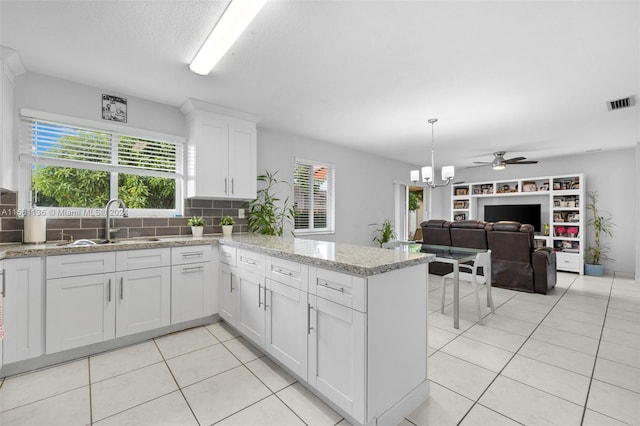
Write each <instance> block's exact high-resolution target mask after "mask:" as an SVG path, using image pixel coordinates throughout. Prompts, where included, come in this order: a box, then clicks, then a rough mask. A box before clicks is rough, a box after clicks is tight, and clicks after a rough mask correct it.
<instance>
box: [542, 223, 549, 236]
mask: <svg viewBox="0 0 640 426" xmlns="http://www.w3.org/2000/svg"><path fill="white" fill-rule="evenodd" d="M543 229H544V235H549V224H548V223H545V224H544V225H543Z"/></svg>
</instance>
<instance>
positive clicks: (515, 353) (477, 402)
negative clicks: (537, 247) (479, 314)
mask: <svg viewBox="0 0 640 426" xmlns="http://www.w3.org/2000/svg"><path fill="white" fill-rule="evenodd" d="M577 278H578V277H576V278H574V280H573V281H572V282H571V284H570V285H569V286H568V287H567V288H566V289H565V290H564V292H563V293H562V296H560V297H559V298H558V300H556V302H555V303H554V304H553V305H552V306H551V308H550V309H549V311H548V312H547V313H546V314H545V316H544V317H542V319H541V320H540V322H539V323H538V324H537V325H536V327H535V328H534V329H533V330H532V331H531V333H530V334H529V336H528V337H527V338H526V339H525V341H524V342H522V344H521V345H520V346H519V347H518V349H517V350H516V351H515V352H514V353H513V356H511V358H509V360H508V361H507V362H506V363H505V365H504V366H503V367H502V369H500V371H499V372H498V374H496V376H495V377H494V378H493V379H492V380H491V382H490V383H489V384H488V385H487V387H486V388H485V389H484V390H483V391H482V393H481V394H480V396H479V397H478V398H477V399H476V400H475V401H474V402H473V404H472V405H471V407H470V408H469V409H468V410H467V412H466V413H465V414H464V416H462V418H461V419H460V421H459V422H458V423H457V425H458V426H459V425H460V424H461V423H462V421H463V420H464V419H465V418H466V417H467V416H468V415H469V413H470V412H471V410H473V407H475V406H476V405H478V404H479V401H480V399H481V398H482V396H483V395H484V394H485V393H486V392H487V391H488V390H489V388H490V387H491V385H493V384H494V383H495V381H496V380H497V379H498V377H500V376H501V375H502V372H503V371H504V369H505V368H507V366H508V365H509V363H510V362H511V361H512V360H513V358H515V356H516V355H517V354H518V352H520V349H522V347H523V346H524V345H525V344H526V343H527V342H528V341H529V339H530V338H531V336H533V334H534V333H535V332H536V330H537V329H538V327H540V324H542V322H543V321H544V320H545V318H547V316H548V315H549V313H550V312H551V311H552V310H553V309H554V308H555V307H556V306H557V304H558V303H559V302H560V300H562V298H563V297H564V296H565V295H566V294H567V292H568V291H569V288H571V286H572V285H573V283H574V282H575V280H576V279H577ZM516 296H517V295H515V296H514V297H516ZM509 300H511V299H509ZM505 303H506V302H505ZM501 306H502V305H501ZM464 333H466V331H465V332H463V333H462V334H464ZM505 377H506V376H505ZM511 380H513V379H511ZM516 381H517V382H519V381H518V380H516ZM523 384H525V385H526V386H529V387H531V388H533V389H537V388H535V387H533V386H530V385H527V384H526V383H523ZM447 389H448V388H447ZM537 390H540V389H537ZM541 392H545V391H541ZM545 393H546V394H548V395H553V394H551V393H548V392H545ZM553 396H556V395H553ZM561 399H564V398H561ZM480 405H482V404H480ZM576 405H577V404H576ZM500 414H501V415H502V416H504V417H507V416H505V415H504V414H502V413H500ZM507 418H509V419H510V420H513V419H511V418H510V417H507ZM517 423H520V422H517Z"/></svg>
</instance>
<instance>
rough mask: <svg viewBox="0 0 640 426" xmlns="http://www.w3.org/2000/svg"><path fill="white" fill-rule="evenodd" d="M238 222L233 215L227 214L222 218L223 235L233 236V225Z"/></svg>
mask: <svg viewBox="0 0 640 426" xmlns="http://www.w3.org/2000/svg"><path fill="white" fill-rule="evenodd" d="M235 223H236V221H235V220H233V218H232V217H231V216H225V217H223V218H222V219H220V225H222V235H223V236H225V237H229V236H231V233H232V232H233V225H234V224H235Z"/></svg>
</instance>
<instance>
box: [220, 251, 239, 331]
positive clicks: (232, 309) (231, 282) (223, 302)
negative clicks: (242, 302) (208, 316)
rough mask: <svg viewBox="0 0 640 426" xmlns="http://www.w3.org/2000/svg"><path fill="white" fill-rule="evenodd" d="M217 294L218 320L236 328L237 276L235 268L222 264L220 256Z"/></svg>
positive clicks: (222, 258)
mask: <svg viewBox="0 0 640 426" xmlns="http://www.w3.org/2000/svg"><path fill="white" fill-rule="evenodd" d="M220 260H221V262H220V273H219V277H220V278H219V280H218V286H219V294H220V312H219V314H220V318H222V319H223V320H225V321H226V322H227V323H229V324H231V325H233V326H234V327H235V326H236V311H237V309H236V305H237V303H236V299H237V297H236V294H237V292H238V282H237V280H238V276H237V273H236V271H235V268H234V267H233V266H231V265H228V264H226V263H224V262H223V260H224V257H223V256H222V255H221V256H220Z"/></svg>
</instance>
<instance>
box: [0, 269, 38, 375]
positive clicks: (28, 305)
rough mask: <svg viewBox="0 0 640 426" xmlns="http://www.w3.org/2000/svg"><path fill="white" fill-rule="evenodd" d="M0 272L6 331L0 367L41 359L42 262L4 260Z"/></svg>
mask: <svg viewBox="0 0 640 426" xmlns="http://www.w3.org/2000/svg"><path fill="white" fill-rule="evenodd" d="M0 271H2V277H0V278H1V279H2V295H1V296H2V298H3V299H2V316H3V321H4V331H5V336H4V339H3V340H2V341H1V342H0V344H2V345H3V349H2V363H0V364H9V363H12V362H16V361H21V360H25V359H29V358H34V357H37V356H40V355H42V354H43V353H44V329H43V311H44V288H43V276H42V259H41V258H40V257H24V258H14V259H5V260H2V261H1V262H0Z"/></svg>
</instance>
